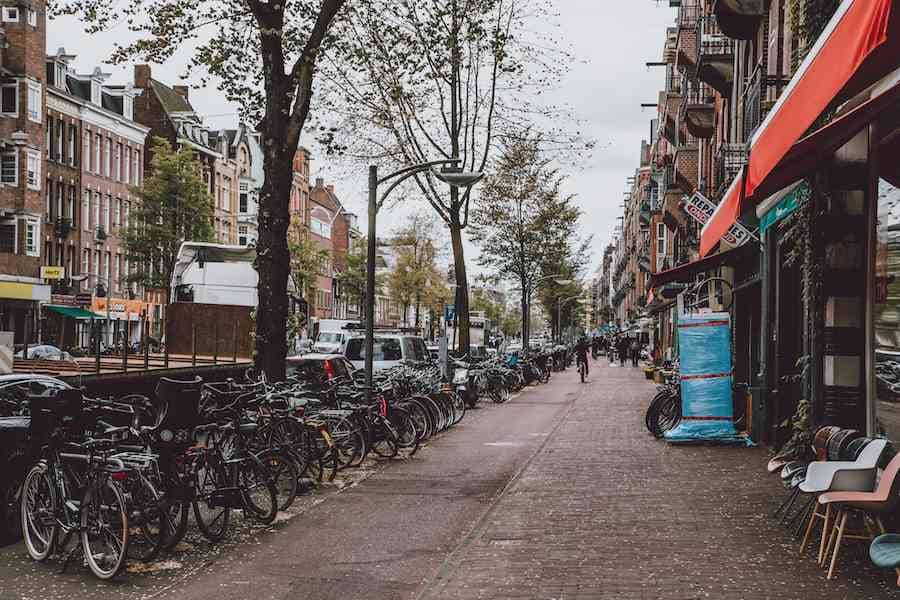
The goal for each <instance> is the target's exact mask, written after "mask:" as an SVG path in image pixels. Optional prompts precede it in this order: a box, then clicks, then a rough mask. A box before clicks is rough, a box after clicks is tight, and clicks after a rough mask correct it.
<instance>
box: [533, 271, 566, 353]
mask: <svg viewBox="0 0 900 600" xmlns="http://www.w3.org/2000/svg"><path fill="white" fill-rule="evenodd" d="M551 279H552V280H553V281H554V282H555V283H556V284H557V285H569V284H570V283H572V279H569V278H568V277H566V276H565V275H564V274H556V275H545V276H543V277H538V278H537V279H535V280H534V286H533V287H537V286H538V284H540V283H541V282H542V281H548V280H551ZM533 291H534V289H533V288H532V289H528V290H522V293H523V294H525V312H524V314H523V315H522V347H523V348H525V349H526V350H527V349H529V347H530V344H529V342H530V339H525V332H526V331H527V332H528V337H529V338H530V337H531V331H530V330H531V293H532V292H533ZM526 323H527V324H528V325H527V327H526V325H525V324H526Z"/></svg>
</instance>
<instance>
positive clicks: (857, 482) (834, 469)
mask: <svg viewBox="0 0 900 600" xmlns="http://www.w3.org/2000/svg"><path fill="white" fill-rule="evenodd" d="M887 443H888V442H887V440H872V441H871V442H869V443H868V444H867V445H866V447H865V448H863V450H862V452H860V453H859V456H858V457H857V459H856V460H855V461H816V462H813V463H810V464H809V467H807V469H806V478H805V479H804V480H803V483H801V484H800V491H801V492H804V493H807V494H821V493H823V492H833V491H866V492H868V491H871V490H872V489H874V488H875V475H876V472H877V467H878V459H879V458H880V457H881V453H882V452H884V448H885V447H886V446H887ZM823 508H824V509H825V510H824V512H819V503H818V502H816V503H814V504H813V505H812V508H811V511H812V512H811V513H810V516H809V523H808V524H807V526H806V534H805V535H804V536H803V542H802V543H801V544H800V554H803V552H804V551H805V550H806V545H807V544H808V543H809V540H810V537H811V536H812V531H813V528H814V527H815V525H816V522H817V520H819V519H823V520H824V521H825V522H824V523H823V525H822V539H821V542H820V543H819V555H818V559H817V560H818V562H819V563H820V564H821V563H822V562H823V561H824V560H825V556H826V554H827V550H826V538H827V537H828V532H829V531H830V528H829V525H830V524H831V507H830V506H829V505H827V504H826V505H824V506H823Z"/></svg>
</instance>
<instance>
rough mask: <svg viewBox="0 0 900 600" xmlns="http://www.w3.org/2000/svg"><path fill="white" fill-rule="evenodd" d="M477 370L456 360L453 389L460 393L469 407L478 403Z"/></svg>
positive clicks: (473, 406)
mask: <svg viewBox="0 0 900 600" xmlns="http://www.w3.org/2000/svg"><path fill="white" fill-rule="evenodd" d="M476 375H477V373H476V371H475V369H472V368H470V366H469V365H467V364H466V363H463V362H455V363H454V369H453V391H454V392H455V393H456V394H458V395H459V397H460V398H462V399H463V401H464V402H465V403H466V406H467V407H469V408H475V405H476V404H478V384H477V383H476V381H475V379H476Z"/></svg>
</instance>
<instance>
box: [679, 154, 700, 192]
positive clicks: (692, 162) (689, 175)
mask: <svg viewBox="0 0 900 600" xmlns="http://www.w3.org/2000/svg"><path fill="white" fill-rule="evenodd" d="M697 159H698V157H697V144H692V145H683V146H679V147H678V150H676V151H675V187H677V188H678V189H679V190H680V191H681V192H683V193H685V194H690V193H692V192H693V191H694V190H695V189H697V178H698V171H699V168H698V162H697Z"/></svg>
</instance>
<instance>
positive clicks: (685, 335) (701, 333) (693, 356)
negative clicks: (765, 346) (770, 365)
mask: <svg viewBox="0 0 900 600" xmlns="http://www.w3.org/2000/svg"><path fill="white" fill-rule="evenodd" d="M678 347H679V357H680V359H681V415H682V418H681V423H679V424H678V426H677V427H675V428H674V429H672V430H670V431H669V432H667V433H666V440H668V441H670V442H673V443H678V442H681V443H685V442H704V441H718V442H727V443H745V441H746V440H745V438H742V437H739V436H738V435H737V432H736V431H735V429H734V422H733V400H732V398H733V392H732V373H731V322H730V318H729V315H728V314H727V313H709V314H704V315H682V316H680V317H679V319H678Z"/></svg>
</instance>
